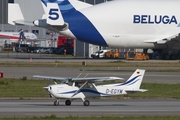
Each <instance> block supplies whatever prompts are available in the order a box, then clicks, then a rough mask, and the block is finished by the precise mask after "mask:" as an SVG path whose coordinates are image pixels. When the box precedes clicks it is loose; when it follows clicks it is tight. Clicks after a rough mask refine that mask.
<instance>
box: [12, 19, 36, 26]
mask: <svg viewBox="0 0 180 120" xmlns="http://www.w3.org/2000/svg"><path fill="white" fill-rule="evenodd" d="M13 22H14V24H15V25H28V26H34V24H33V22H29V21H24V20H17V21H13Z"/></svg>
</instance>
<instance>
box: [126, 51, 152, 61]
mask: <svg viewBox="0 0 180 120" xmlns="http://www.w3.org/2000/svg"><path fill="white" fill-rule="evenodd" d="M126 59H127V60H148V59H149V56H148V55H147V54H145V53H140V52H134V51H127V52H126Z"/></svg>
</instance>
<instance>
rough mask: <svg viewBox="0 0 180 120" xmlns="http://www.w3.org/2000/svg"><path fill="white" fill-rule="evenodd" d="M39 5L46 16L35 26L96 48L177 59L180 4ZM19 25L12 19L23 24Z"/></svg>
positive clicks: (45, 0) (130, 0) (143, 0)
mask: <svg viewBox="0 0 180 120" xmlns="http://www.w3.org/2000/svg"><path fill="white" fill-rule="evenodd" d="M41 2H42V5H43V8H44V10H45V13H46V14H45V15H43V18H42V19H39V20H35V21H34V22H33V23H34V25H35V26H39V27H43V28H47V29H51V30H53V31H55V32H58V33H60V34H62V35H66V36H68V37H71V38H74V39H77V40H80V41H84V42H88V43H92V44H96V45H101V46H109V47H114V48H140V49H144V51H145V52H146V51H147V50H148V49H153V50H154V52H159V53H160V54H161V56H162V58H164V59H176V58H177V54H178V52H179V50H180V36H179V33H180V14H179V11H180V7H179V4H180V1H179V0H112V1H109V2H105V3H102V4H98V5H94V6H91V5H88V4H86V3H83V2H80V1H77V0H41ZM11 21H12V20H11ZM22 21H23V19H21V20H20V19H13V22H14V23H16V24H19V23H20V24H25V22H22Z"/></svg>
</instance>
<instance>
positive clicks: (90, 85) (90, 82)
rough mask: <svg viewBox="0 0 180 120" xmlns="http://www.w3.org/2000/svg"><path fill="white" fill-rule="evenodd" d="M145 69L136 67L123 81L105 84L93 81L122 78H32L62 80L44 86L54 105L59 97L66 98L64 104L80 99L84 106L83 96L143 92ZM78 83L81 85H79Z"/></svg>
mask: <svg viewBox="0 0 180 120" xmlns="http://www.w3.org/2000/svg"><path fill="white" fill-rule="evenodd" d="M144 73H145V70H141V69H137V70H136V71H135V72H134V73H133V74H132V75H131V77H130V78H129V79H128V80H127V81H126V82H124V83H118V84H117V83H116V84H106V85H98V86H96V85H95V82H107V81H114V80H123V78H119V77H91V78H61V77H50V76H39V75H34V76H33V77H34V78H43V79H52V80H63V82H62V83H61V84H57V83H56V82H55V84H53V85H49V86H48V87H44V88H45V89H47V91H48V92H49V94H50V95H51V96H52V97H54V98H56V99H57V100H56V101H55V102H54V105H55V106H57V105H59V99H67V100H66V101H65V104H66V105H67V106H69V105H71V102H72V101H73V100H74V99H82V100H83V103H84V106H89V104H90V102H89V101H88V100H85V98H90V97H103V96H113V95H124V94H129V93H136V92H145V91H147V90H145V89H139V88H140V85H141V83H142V80H143V76H144ZM68 82H72V83H73V84H72V85H68V84H67V83H68ZM80 83H82V85H81V86H80Z"/></svg>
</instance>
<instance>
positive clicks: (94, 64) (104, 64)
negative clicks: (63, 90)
mask: <svg viewBox="0 0 180 120" xmlns="http://www.w3.org/2000/svg"><path fill="white" fill-rule="evenodd" d="M82 62H84V61H79V62H63V61H54V62H0V66H7V67H54V66H56V67H82V66H85V67H180V62H178V61H175V62H135V61H134V62H125V61H121V60H119V61H114V62H101V64H99V63H100V62H91V61H90V62H86V65H82Z"/></svg>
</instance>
